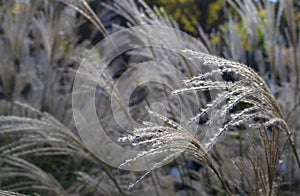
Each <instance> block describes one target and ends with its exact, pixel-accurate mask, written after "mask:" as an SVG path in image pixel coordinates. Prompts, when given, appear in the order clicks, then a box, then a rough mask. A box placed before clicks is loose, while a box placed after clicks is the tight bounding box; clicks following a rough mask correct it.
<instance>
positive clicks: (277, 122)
mask: <svg viewBox="0 0 300 196" xmlns="http://www.w3.org/2000/svg"><path fill="white" fill-rule="evenodd" d="M183 52H184V53H186V54H187V55H189V57H190V60H192V61H196V62H197V63H200V64H199V66H200V65H201V66H206V67H209V69H210V71H208V72H205V73H201V74H200V75H198V76H195V77H192V78H190V79H188V80H186V81H185V84H186V88H182V89H178V90H175V91H173V94H180V93H187V92H189V91H207V90H210V91H217V94H218V95H217V96H216V98H212V101H211V103H209V104H207V105H206V108H203V109H202V108H201V109H202V112H201V113H199V114H197V115H196V116H194V117H193V118H192V119H191V122H194V121H198V120H201V119H202V118H204V117H207V116H209V119H208V121H207V122H206V124H207V125H208V126H210V125H212V124H214V123H215V122H216V121H218V120H219V119H222V118H223V119H226V120H224V123H223V124H222V125H221V128H219V129H214V130H209V131H210V132H211V133H209V138H207V139H206V140H204V141H203V142H200V141H199V140H198V139H196V138H194V137H193V136H192V135H191V133H190V132H189V131H188V130H186V129H184V128H182V127H181V126H180V125H179V124H177V123H176V122H173V121H171V120H169V119H167V118H166V117H164V116H162V115H159V114H155V113H154V112H150V114H152V115H155V116H156V117H158V118H159V119H161V120H163V121H164V122H165V124H164V125H163V126H158V125H155V124H153V123H150V122H145V123H144V124H145V125H146V127H145V128H139V129H136V130H135V131H134V135H133V136H132V135H131V136H128V137H125V138H124V137H123V138H122V139H123V140H124V139H128V140H129V141H131V142H132V144H134V145H141V146H143V147H150V148H149V149H148V150H147V151H144V152H143V153H141V154H139V155H138V156H137V157H135V158H132V159H129V160H127V161H126V162H125V163H124V164H128V163H130V162H133V161H135V160H137V159H140V158H147V157H150V156H155V155H156V154H158V153H163V152H164V153H165V152H166V151H168V152H169V156H167V157H166V158H165V159H169V158H172V157H173V156H175V155H176V154H177V153H178V152H182V151H184V150H185V151H187V152H189V153H191V154H193V155H195V156H196V157H197V158H199V160H201V161H203V163H205V164H207V165H208V166H209V167H210V168H211V169H212V170H213V172H214V173H215V174H216V175H217V177H218V178H219V179H220V180H221V182H222V184H223V185H224V187H226V184H225V183H224V182H223V181H222V178H221V176H218V175H219V172H218V171H217V170H216V167H215V166H214V165H213V162H212V160H211V159H210V158H209V156H208V155H207V152H208V151H209V150H210V149H211V148H212V147H213V146H214V145H215V144H216V143H217V142H218V141H219V140H220V139H221V138H222V136H223V135H224V134H225V133H226V131H228V130H229V129H230V128H233V127H237V126H239V125H245V124H248V125H249V126H250V127H252V128H256V129H259V130H260V129H264V130H270V131H283V132H285V133H286V135H287V139H288V141H289V142H290V144H291V146H292V148H293V150H294V154H295V156H296V159H297V161H298V164H299V165H300V162H299V158H298V156H297V153H296V150H295V147H294V144H293V141H292V140H291V137H290V136H291V134H292V133H291V131H290V130H289V128H288V125H287V124H286V122H285V120H284V117H283V114H282V112H281V110H280V108H279V105H278V103H277V102H276V100H275V98H274V97H273V96H272V94H271V92H270V91H269V89H268V87H267V85H266V83H265V82H264V81H263V79H262V78H261V77H259V75H258V74H256V73H255V72H254V71H253V70H252V69H250V68H249V67H247V66H245V65H243V64H240V63H236V62H232V61H229V60H226V59H222V58H219V57H216V56H212V55H208V54H204V53H199V52H195V51H191V50H184V51H183ZM225 74H228V75H230V76H231V77H232V78H231V79H230V81H228V80H229V79H227V80H226V79H224V78H223V76H224V75H225ZM163 161H165V160H163ZM163 161H161V162H158V163H156V164H155V166H154V167H153V168H151V169H150V171H151V170H153V169H155V168H156V167H158V166H160V165H161V164H162V162H163ZM122 165H123V164H122ZM122 165H121V166H122ZM143 177H144V176H143ZM143 177H142V178H143ZM139 181H140V180H138V181H137V182H139ZM135 184H136V183H135ZM135 184H134V185H135ZM228 192H229V191H228Z"/></svg>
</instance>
